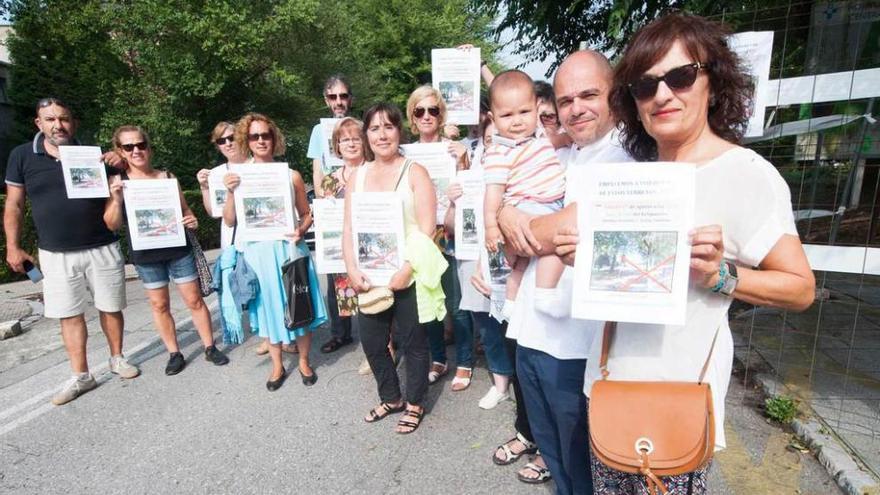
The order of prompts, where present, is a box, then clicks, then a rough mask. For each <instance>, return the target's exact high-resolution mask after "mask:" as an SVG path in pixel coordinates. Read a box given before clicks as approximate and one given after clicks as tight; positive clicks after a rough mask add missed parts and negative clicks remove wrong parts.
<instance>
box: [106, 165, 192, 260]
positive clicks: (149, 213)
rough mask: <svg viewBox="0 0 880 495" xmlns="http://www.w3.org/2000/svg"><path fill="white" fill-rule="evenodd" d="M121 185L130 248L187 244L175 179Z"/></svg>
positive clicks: (133, 181) (143, 180)
mask: <svg viewBox="0 0 880 495" xmlns="http://www.w3.org/2000/svg"><path fill="white" fill-rule="evenodd" d="M122 184H123V188H122V196H123V198H124V199H125V215H126V217H128V236H129V237H130V238H131V248H132V249H134V250H135V251H142V250H144V249H159V248H167V247H177V246H185V245H186V233H185V232H184V230H183V229H184V227H183V212H182V210H181V208H180V189H179V188H178V186H177V179H141V180H126V181H122Z"/></svg>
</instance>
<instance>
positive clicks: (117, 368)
mask: <svg viewBox="0 0 880 495" xmlns="http://www.w3.org/2000/svg"><path fill="white" fill-rule="evenodd" d="M110 372H111V373H116V374H117V375H119V376H121V377H122V378H134V377H136V376H138V375H140V374H141V370H139V369H138V367H137V366H135V365H133V364H129V362H128V361H127V360H126V359H125V356H122V355H119V356H113V357H111V358H110Z"/></svg>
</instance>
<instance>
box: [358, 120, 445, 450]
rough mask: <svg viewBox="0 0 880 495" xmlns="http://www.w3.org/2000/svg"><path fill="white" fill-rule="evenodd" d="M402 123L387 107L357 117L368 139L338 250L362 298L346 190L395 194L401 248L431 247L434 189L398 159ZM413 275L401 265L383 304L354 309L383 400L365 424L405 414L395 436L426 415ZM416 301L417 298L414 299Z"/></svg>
mask: <svg viewBox="0 0 880 495" xmlns="http://www.w3.org/2000/svg"><path fill="white" fill-rule="evenodd" d="M402 120H403V118H402V116H401V114H400V110H398V109H397V108H396V107H394V106H393V105H390V104H387V103H380V104H377V105H374V106H372V107H370V108H369V109H367V111H366V112H364V123H365V126H366V129H365V132H364V136H363V139H364V140H365V141H366V142H367V147H366V148H365V150H364V152H365V154H366V157H367V160H369V161H368V162H367V163H366V164H364V165H363V166H362V167H359V168H358V169H357V170H356V171H355V173H354V175H353V176H352V177H351V178H350V181H351V184H352V187H350V188H346V196H345V226H344V229H343V237H342V239H343V241H342V247H343V253H344V257H345V266H346V269H347V271H348V276H349V279H350V280H351V283H352V285H353V286H354V287H355V288H356V289H357V291H358V292H359V293H361V294H364V293H367V291H370V289H372V288H373V284H372V283H371V281H370V279H369V278H368V277H367V276H366V275H365V274H364V272H363V271H362V268H363V267H362V266H361V265H359V258H360V255H361V253H360V251H361V250H360V249H358V251H359V252H358V253H357V254H356V253H355V252H354V251H355V249H354V244H353V242H354V241H353V239H354V237H353V235H354V234H353V232H354V226H353V221H352V217H353V213H352V201H353V193H366V192H393V193H396V196H397V197H399V198H400V201H401V202H402V203H403V204H402V209H403V219H404V220H403V222H404V225H403V230H404V235H405V237H406V239H407V244H409V242H410V239H412V240H415V241H418V240H419V236H420V235H421V238H424V239H425V242H427V243H428V245H429V248H430V249H435V248H434V247H433V244H431V241H430V236H431V234H432V233H433V232H434V224H435V221H436V216H437V212H436V195H435V193H434V185H433V184H432V183H431V179H430V177H429V176H428V172H427V171H426V170H425V169H424V168H423V167H422V166H421V165H419V164H416V163H413V162H412V161H410V160H407V159H406V158H404V157H403V156H402V155H401V154H400V138H401V134H402V123H401V122H402ZM435 254H436V251H435ZM438 256H439V254H438ZM406 258H407V259H409V258H410V249H407V256H406ZM441 260H442V258H441ZM401 261H402V260H401ZM413 275H414V270H413V266H412V264H411V263H410V262H409V261H404V262H403V263H402V265H401V266H400V268H399V269H398V270H397V271H396V272H395V273H394V274H393V275H392V276H391V279H390V283H389V284H388V288H389V289H391V291H393V295H392V296H391V297H392V301H391V304H390V307H389V308H387V309H385V310H384V311H381V312H378V313H376V314H365V313H364V312H363V311H361V312H360V313H359V315H358V319H359V320H358V321H359V323H360V331H361V341H362V343H363V346H364V353H366V355H367V359H368V360H369V362H370V368H371V369H372V371H373V376H374V377H375V378H376V383H377V384H378V386H379V398H380V400H381V401H382V402H381V403H380V404H379V405H378V406H377V407H375V408H374V409H371V410H370V412H369V414H368V415H367V416H366V417H365V418H364V421H367V422H368V423H373V422H376V421H379V420H381V419H383V418H384V417H386V416H388V415H389V414H392V413H397V412H403V411H406V412H405V414H404V416H403V418H401V419H400V421H399V422H398V424H397V430H396V431H397V432H398V433H401V434H407V433H412V432H413V431H415V430H416V429H417V428H418V427H419V425H420V424H421V421H422V416H423V415H424V413H425V406H424V405H423V401H424V398H425V392H426V391H427V388H428V367H429V363H428V341H427V336H426V334H425V329H424V326H423V325H420V324H419V306H421V304H418V305H417V303H416V288H415V287H414V279H413ZM371 292H375V291H371ZM422 296H423V295H422V294H419V298H422ZM392 320H394V322H395V324H396V326H395V330H394V337H395V340H396V341H397V343H398V345H399V346H400V350H399V351H398V352H402V353H403V355H404V356H405V357H406V377H407V378H406V399H405V400H404V397H403V396H402V395H401V392H400V382H399V379H398V376H397V369H396V367H395V365H394V360H393V359H392V358H391V353H390V352H389V350H388V339H389V336H390V332H391V323H392Z"/></svg>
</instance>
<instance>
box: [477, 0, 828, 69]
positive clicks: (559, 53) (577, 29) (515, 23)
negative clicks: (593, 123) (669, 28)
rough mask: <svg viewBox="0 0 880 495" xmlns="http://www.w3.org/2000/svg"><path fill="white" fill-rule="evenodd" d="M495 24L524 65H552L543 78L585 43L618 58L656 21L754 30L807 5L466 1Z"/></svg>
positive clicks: (744, 0)
mask: <svg viewBox="0 0 880 495" xmlns="http://www.w3.org/2000/svg"><path fill="white" fill-rule="evenodd" d="M472 2H473V3H474V5H477V4H479V5H481V6H482V7H483V8H487V9H488V10H489V12H490V13H491V14H492V15H493V17H494V16H498V17H500V18H501V21H500V22H499V23H498V25H497V27H496V29H495V34H496V35H499V34H500V33H501V32H503V31H505V30H508V29H509V30H511V31H512V32H513V35H514V36H513V37H514V39H515V40H517V41H516V43H517V45H516V46H517V51H518V52H519V53H520V54H521V55H523V56H524V57H525V58H526V59H527V60H530V61H533V60H542V61H543V60H547V59H548V58H549V59H552V60H553V61H554V63H553V65H552V66H551V67H550V70H549V71H548V73H547V76H549V75H550V74H551V73H552V72H553V71H554V70H555V68H556V66H557V65H558V64H559V63H560V62H561V61H562V59H563V58H565V56H566V55H567V54H569V53H571V52H573V51H575V50H577V49H578V48H579V47H580V45H581V43H586V45H587V46H588V47H590V48H594V49H597V50H600V51H602V52H606V53H619V52H620V51H621V49H622V48H623V47H624V46H626V43H627V42H628V41H629V39H630V38H631V37H632V35H633V34H634V33H635V32H636V31H637V30H638V29H639V28H640V27H642V26H644V25H645V24H647V23H648V22H650V21H652V20H654V19H656V18H657V17H659V16H661V15H663V14H665V13H668V12H671V11H674V10H680V11H686V12H691V13H694V14H699V15H703V16H709V17H717V18H718V19H719V20H722V19H723V20H724V21H725V22H727V23H729V24H732V25H733V26H734V27H737V26H740V25H751V26H755V25H757V24H759V23H765V22H768V21H770V22H775V23H777V24H779V25H780V26H784V25H785V22H786V19H787V18H790V17H792V16H796V15H800V14H802V13H803V12H806V13H809V12H810V9H811V5H810V4H811V3H812V2H792V1H791V0H761V1H758V0H643V1H638V2H637V1H634V0H595V1H587V0H568V1H560V0H486V1H482V0H472Z"/></svg>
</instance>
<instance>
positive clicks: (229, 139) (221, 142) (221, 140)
mask: <svg viewBox="0 0 880 495" xmlns="http://www.w3.org/2000/svg"><path fill="white" fill-rule="evenodd" d="M233 141H235V138H234V137H233V136H232V135H229V136H224V137H219V138H217V139H215V140H214V144H216V145H217V146H223V145H224V144H226V143H229V144H232V142H233Z"/></svg>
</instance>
